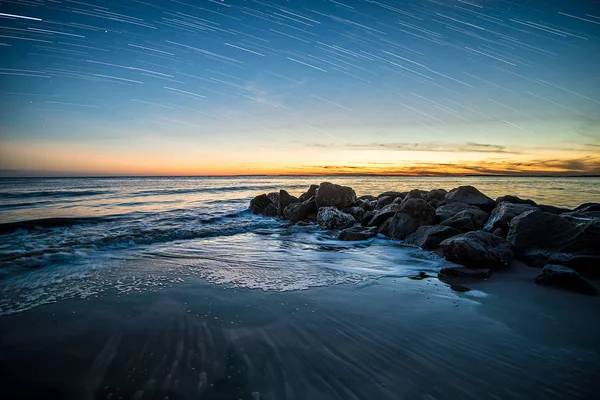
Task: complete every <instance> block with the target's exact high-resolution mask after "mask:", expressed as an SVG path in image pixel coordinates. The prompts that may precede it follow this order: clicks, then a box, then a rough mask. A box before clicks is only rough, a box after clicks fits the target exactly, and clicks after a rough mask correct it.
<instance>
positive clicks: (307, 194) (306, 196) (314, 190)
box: [298, 185, 319, 201]
mask: <svg viewBox="0 0 600 400" xmlns="http://www.w3.org/2000/svg"><path fill="white" fill-rule="evenodd" d="M318 187H319V185H310V187H309V188H308V190H307V191H306V192H305V193H302V194H301V195H300V197H298V200H300V201H304V200H308V199H310V198H311V197H313V196H314V195H315V194H316V193H317V188H318Z"/></svg>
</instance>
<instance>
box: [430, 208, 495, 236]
mask: <svg viewBox="0 0 600 400" xmlns="http://www.w3.org/2000/svg"><path fill="white" fill-rule="evenodd" d="M480 211H481V210H480ZM481 212H483V211H481ZM483 213H484V214H485V212H483ZM485 215H486V216H487V214H485ZM484 223H485V220H483V218H482V217H481V216H480V215H478V214H476V213H473V212H472V211H470V210H465V211H461V212H459V213H458V214H456V215H455V216H453V217H451V218H448V219H446V220H444V221H442V222H440V225H443V226H449V227H451V228H454V229H457V230H459V231H461V232H463V233H466V232H471V231H478V230H480V229H481V228H483V224H484Z"/></svg>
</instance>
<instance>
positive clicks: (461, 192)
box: [445, 186, 496, 211]
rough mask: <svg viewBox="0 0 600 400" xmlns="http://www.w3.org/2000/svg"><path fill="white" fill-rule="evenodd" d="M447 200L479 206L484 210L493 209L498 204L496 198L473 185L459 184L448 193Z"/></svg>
mask: <svg viewBox="0 0 600 400" xmlns="http://www.w3.org/2000/svg"><path fill="white" fill-rule="evenodd" d="M445 201H446V202H451V201H458V202H460V203H466V204H469V205H472V206H476V207H479V208H481V209H482V210H484V211H491V210H492V209H493V208H494V207H495V206H496V202H495V201H494V200H492V199H490V198H489V197H487V196H486V195H485V194H483V193H481V192H480V191H479V190H477V188H475V187H473V186H459V187H457V188H456V189H452V190H451V191H449V192H448V193H447V194H446V198H445Z"/></svg>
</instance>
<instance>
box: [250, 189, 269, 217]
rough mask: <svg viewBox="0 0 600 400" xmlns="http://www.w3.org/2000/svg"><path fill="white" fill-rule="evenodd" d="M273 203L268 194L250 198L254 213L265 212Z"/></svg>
mask: <svg viewBox="0 0 600 400" xmlns="http://www.w3.org/2000/svg"><path fill="white" fill-rule="evenodd" d="M270 205H271V200H270V199H269V196H267V195H266V194H261V195H258V196H256V197H255V198H253V199H252V200H250V209H251V210H252V212H253V213H254V214H263V213H264V211H265V209H266V208H267V207H268V206H270Z"/></svg>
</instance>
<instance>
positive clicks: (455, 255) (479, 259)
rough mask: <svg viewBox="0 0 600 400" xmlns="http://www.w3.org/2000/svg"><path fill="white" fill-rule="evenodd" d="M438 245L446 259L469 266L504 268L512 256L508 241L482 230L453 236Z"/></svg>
mask: <svg viewBox="0 0 600 400" xmlns="http://www.w3.org/2000/svg"><path fill="white" fill-rule="evenodd" d="M440 246H441V247H442V252H443V254H444V257H445V258H446V259H447V260H449V261H452V262H455V263H457V264H462V265H465V266H467V267H471V268H491V269H497V268H505V267H507V266H508V264H509V263H510V261H511V260H512V258H513V252H512V250H511V246H510V243H509V242H508V241H506V240H504V239H502V238H500V237H498V236H496V235H493V234H491V233H488V232H483V231H476V232H468V233H464V234H462V235H458V236H454V237H452V238H450V239H446V240H444V241H443V242H442V243H441V244H440Z"/></svg>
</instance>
